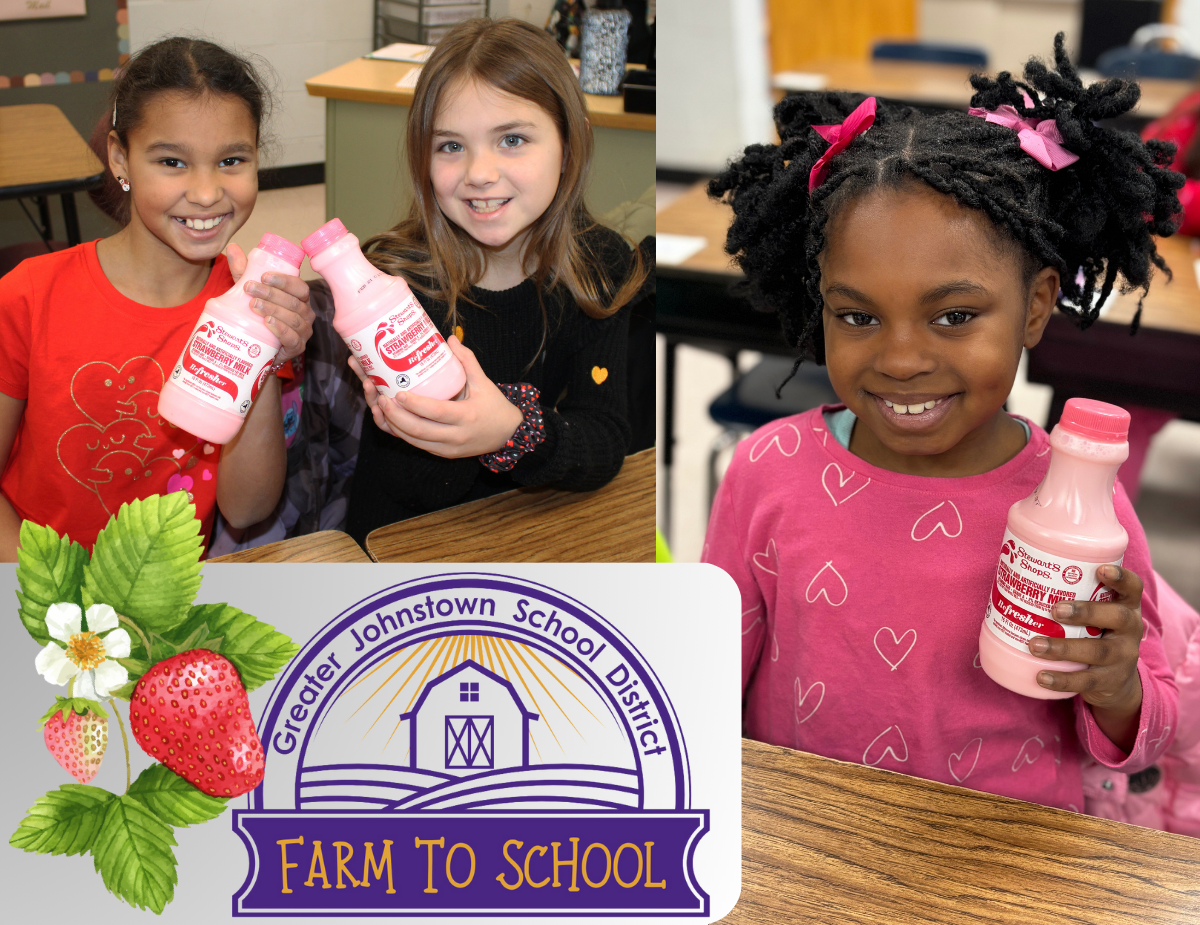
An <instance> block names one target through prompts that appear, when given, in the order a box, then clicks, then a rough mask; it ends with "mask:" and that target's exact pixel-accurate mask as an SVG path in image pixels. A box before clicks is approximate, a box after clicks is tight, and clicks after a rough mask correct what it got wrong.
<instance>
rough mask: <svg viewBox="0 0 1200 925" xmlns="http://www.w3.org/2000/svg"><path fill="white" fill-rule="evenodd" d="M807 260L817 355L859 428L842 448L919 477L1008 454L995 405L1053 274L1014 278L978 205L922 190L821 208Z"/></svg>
mask: <svg viewBox="0 0 1200 925" xmlns="http://www.w3.org/2000/svg"><path fill="white" fill-rule="evenodd" d="M826 234H827V241H828V244H827V245H826V248H825V251H824V253H823V254H822V256H821V292H822V295H823V297H824V301H825V305H824V311H823V319H822V321H823V325H824V335H825V360H826V364H827V366H828V370H829V378H830V381H831V383H832V384H833V387H834V390H835V391H836V392H837V394H838V396H839V397H840V398H841V399H842V401H844V402H845V403H846V405H847V407H849V408H850V410H852V411H853V412H854V414H855V415H856V416H857V418H858V420H859V421H860V422H861V424H862V425H864V426H861V427H859V426H856V427H855V429H854V437H853V440H852V442H851V450H852V451H853V452H854V453H855V454H856V455H858V456H860V457H862V458H864V459H866V460H867V461H868V462H871V463H874V464H876V465H879V466H881V467H882V468H885V469H891V470H893V471H896V472H908V473H912V474H921V475H936V476H958V475H970V474H976V473H979V472H986V471H988V470H990V469H992V468H995V467H996V466H998V465H1001V464H1002V463H1003V462H1005V461H1006V460H1007V459H1009V458H1011V457H1012V456H1013V455H1015V454H1016V453H1017V452H1019V451H1020V448H1021V446H1023V445H1024V432H1023V430H1022V429H1021V428H1020V425H1018V424H1017V423H1016V422H1015V421H1013V420H1012V419H1011V418H1009V417H1008V416H1007V415H1006V414H1005V413H1004V412H1003V405H1004V402H1005V400H1006V399H1007V397H1008V393H1009V391H1010V389H1011V388H1012V384H1013V379H1014V378H1015V377H1016V371H1017V363H1018V361H1019V360H1020V356H1021V347H1022V346H1026V347H1032V346H1034V345H1035V344H1036V343H1037V342H1038V340H1039V339H1040V337H1041V333H1042V330H1043V329H1044V327H1045V325H1046V322H1047V320H1048V319H1049V315H1050V311H1051V309H1052V308H1053V306H1054V300H1055V298H1056V296H1057V292H1058V274H1057V272H1056V271H1055V270H1053V269H1051V268H1046V269H1043V270H1041V271H1040V272H1039V273H1038V274H1037V275H1036V277H1035V278H1034V280H1033V282H1032V285H1030V286H1027V285H1026V281H1025V279H1024V278H1023V275H1022V271H1021V264H1020V259H1019V257H1018V255H1017V254H1016V253H1015V252H1014V251H1013V250H1010V249H1009V248H1005V247H1003V246H1002V245H1001V243H1000V241H999V240H998V238H997V232H996V231H995V230H994V229H993V228H992V227H991V226H990V225H989V224H988V222H987V219H986V218H984V217H983V216H982V215H980V214H979V213H976V212H974V211H972V210H970V209H965V208H963V207H961V206H959V205H958V204H957V203H955V202H954V201H953V200H952V199H950V198H949V197H947V196H943V195H941V194H939V193H937V192H935V191H933V190H932V189H930V188H929V187H926V186H924V185H920V184H915V183H914V184H911V185H908V186H905V187H903V188H901V189H899V190H882V191H875V192H872V193H869V194H867V195H865V196H863V197H862V198H860V199H858V200H856V201H854V202H852V203H850V204H848V205H847V206H846V207H845V208H843V209H842V210H841V211H840V212H839V213H837V214H836V215H834V216H833V217H832V218H831V219H830V221H829V225H828V227H827V229H826Z"/></svg>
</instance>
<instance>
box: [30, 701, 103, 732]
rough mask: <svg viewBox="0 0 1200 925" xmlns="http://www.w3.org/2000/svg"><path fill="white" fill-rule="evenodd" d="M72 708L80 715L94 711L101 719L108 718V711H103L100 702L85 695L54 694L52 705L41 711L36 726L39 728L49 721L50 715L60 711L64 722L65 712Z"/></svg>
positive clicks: (65, 718) (65, 719)
mask: <svg viewBox="0 0 1200 925" xmlns="http://www.w3.org/2000/svg"><path fill="white" fill-rule="evenodd" d="M72 710H74V711H75V712H76V713H78V714H79V715H80V716H87V715H88V713H95V714H96V715H97V716H99V717H100V718H101V719H108V713H107V712H106V711H105V709H104V707H102V706H100V704H99V703H98V702H97V701H95V700H88V699H87V698H86V697H71V698H67V697H59V696H56V697H55V698H54V706H52V707H51V708H50V709H49V710H47V711H46V712H45V713H43V714H42V716H41V718H40V719H39V720H38V728H39V729H40V728H41V727H43V726H45V725H46V723H48V722H50V717H52V716H53V715H54V714H55V713H61V714H62V721H63V722H64V723H65V722H66V721H67V713H69V712H70V711H72Z"/></svg>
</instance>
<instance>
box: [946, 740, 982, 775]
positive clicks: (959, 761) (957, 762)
mask: <svg viewBox="0 0 1200 925" xmlns="http://www.w3.org/2000/svg"><path fill="white" fill-rule="evenodd" d="M972 745H974V746H975V749H974V754H971V755H970V763H971V766H970V767H969V768H967V770H966V773H965V774H960V773H959V771H961V770H962V769H963V768H964V767H965V766H966V764H967V759H966V758H964V757H963V756H964V755H967V754H968V753H970V752H971V746H972ZM982 748H983V739H982V738H979V737H976V738H974V739H972V740H971V741H970V742H968V743H967V744H966V745H964V746H963V747H962V749H961V750H960V751H957V752H951V753H950V757H949V758H947V759H946V767H948V768H949V769H950V775H951V776H952V777H953V778H954V779H955V780H956V781H958V782H959V783H960V784H961V783H962V782H963V781H965V780H966V779H967V778H968V777H970V776H971V772H972V771H974V770H975V765H976V764H977V763H978V762H979V752H980V749H982Z"/></svg>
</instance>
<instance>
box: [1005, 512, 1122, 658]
mask: <svg viewBox="0 0 1200 925" xmlns="http://www.w3.org/2000/svg"><path fill="white" fill-rule="evenodd" d="M1123 559H1124V556H1122V557H1121V558H1120V559H1117V560H1116V562H1115V563H1113V564H1116V565H1120V564H1121V562H1122V561H1123ZM1109 564H1110V563H1108V562H1082V561H1080V560H1077V559H1064V558H1063V557H1062V556H1055V555H1053V554H1051V553H1048V552H1045V551H1044V550H1041V549H1038V548H1037V547H1036V546H1031V545H1030V544H1029V543H1025V542H1022V541H1021V540H1019V539H1017V538H1016V537H1015V536H1013V534H1012V531H1011V530H1006V531H1005V532H1004V545H1003V546H1002V547H1001V549H1000V562H999V563H998V564H997V566H996V578H995V580H994V581H993V582H992V593H991V596H990V598H989V599H988V605H987V613H986V614H985V615H984V618H983V622H984V624H985V625H986V626H987V628H988V629H989V630H991V631H992V633H994V634H995V635H996V638H997V639H1000V640H1001V641H1003V642H1006V643H1008V644H1009V645H1010V646H1012V647H1013V648H1014V649H1021V650H1022V651H1025V652H1028V651H1029V640H1030V639H1032V638H1033V637H1034V636H1057V637H1059V638H1064V637H1065V638H1068V639H1078V638H1081V637H1084V636H1099V635H1100V632H1101V631H1100V630H1098V629H1096V628H1095V627H1094V626H1067V625H1064V624H1062V623H1059V622H1058V621H1057V620H1055V619H1054V618H1053V617H1052V616H1050V611H1051V609H1052V608H1053V607H1054V605H1055V604H1057V603H1058V602H1059V601H1075V600H1082V601H1111V600H1113V599H1114V598H1115V596H1116V595H1115V594H1114V593H1113V592H1112V590H1111V589H1109V588H1107V587H1105V586H1104V585H1103V584H1101V582H1100V580H1099V578H1098V577H1097V576H1096V569H1098V568H1099V567H1100V566H1102V565H1109Z"/></svg>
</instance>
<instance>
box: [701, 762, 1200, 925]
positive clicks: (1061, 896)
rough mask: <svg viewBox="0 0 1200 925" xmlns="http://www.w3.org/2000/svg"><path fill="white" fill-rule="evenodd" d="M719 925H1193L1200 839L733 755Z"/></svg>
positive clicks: (874, 772)
mask: <svg viewBox="0 0 1200 925" xmlns="http://www.w3.org/2000/svg"><path fill="white" fill-rule="evenodd" d="M742 764H743V766H742V855H743V862H742V893H741V899H740V900H739V902H738V905H737V906H736V907H735V908H734V911H733V912H732V913H731V914H730V915H729V916H728V917H726V918H725V919H724V920H723V921H724V922H726V923H728V925H750V923H771V925H775V923H778V922H788V921H791V922H800V921H805V922H807V921H813V922H834V921H836V922H839V923H868V922H869V923H878V925H884V923H887V925H892V923H901V922H904V923H908V922H929V923H933V922H937V923H940V925H959V923H961V925H967V923H972V925H974V923H977V922H989V923H1012V925H1061V923H1062V922H1065V921H1071V922H1097V923H1099V922H1104V923H1106V925H1107V923H1129V925H1132V923H1135V922H1136V923H1138V925H1151V923H1157V925H1168V923H1170V925H1183V923H1185V922H1196V921H1200V839H1194V838H1187V837H1186V836H1182V835H1171V834H1168V833H1166V832H1158V831H1155V830H1152V829H1144V828H1139V827H1137V826H1132V825H1125V824H1124V823H1120V822H1112V821H1110V820H1107V819H1098V818H1095V817H1092V816H1086V815H1083V814H1080V813H1072V812H1067V811H1065V810H1060V809H1051V808H1048V807H1045V806H1039V805H1036V804H1033V803H1023V802H1021V801H1019V800H1010V799H1007V798H1005V797H998V796H994V795H992V794H987V793H980V792H977V791H973V790H967V789H964V788H961V787H950V786H947V785H945V784H939V783H935V782H933V781H927V780H922V779H920V778H914V777H907V776H905V775H902V774H894V773H892V772H889V771H881V770H878V769H876V768H867V767H863V766H862V765H858V764H850V763H846V762H841V761H833V760H830V759H828V758H821V757H818V756H816V755H809V754H806V753H803V752H794V751H791V750H790V749H786V748H777V747H775V746H771V745H764V744H762V743H760V742H752V741H750V740H743V743H742Z"/></svg>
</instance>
